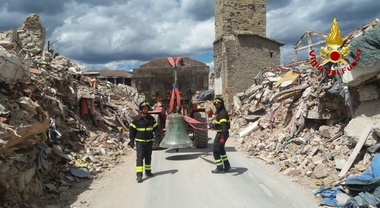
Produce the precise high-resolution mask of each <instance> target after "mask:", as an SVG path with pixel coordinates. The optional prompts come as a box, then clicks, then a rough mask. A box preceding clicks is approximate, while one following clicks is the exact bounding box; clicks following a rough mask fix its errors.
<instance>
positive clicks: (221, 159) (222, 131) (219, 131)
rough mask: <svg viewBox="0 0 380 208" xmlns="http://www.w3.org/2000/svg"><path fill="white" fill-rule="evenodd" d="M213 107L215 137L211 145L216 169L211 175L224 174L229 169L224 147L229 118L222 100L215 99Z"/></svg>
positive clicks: (227, 135) (227, 134)
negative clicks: (214, 111)
mask: <svg viewBox="0 0 380 208" xmlns="http://www.w3.org/2000/svg"><path fill="white" fill-rule="evenodd" d="M214 106H215V108H216V117H215V121H214V129H215V131H216V136H215V139H214V143H213V156H214V159H215V164H216V169H215V170H212V171H211V172H212V173H224V172H227V171H229V170H230V169H231V165H230V162H229V161H228V158H227V154H226V150H225V149H224V146H225V144H226V141H227V139H228V137H229V132H228V130H229V129H230V120H229V119H230V118H229V116H228V113H227V110H226V108H225V106H224V100H223V98H215V100H214Z"/></svg>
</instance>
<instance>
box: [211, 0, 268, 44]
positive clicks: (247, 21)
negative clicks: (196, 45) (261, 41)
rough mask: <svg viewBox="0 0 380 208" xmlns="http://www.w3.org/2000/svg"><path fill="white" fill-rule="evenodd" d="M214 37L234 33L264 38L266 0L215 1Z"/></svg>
mask: <svg viewBox="0 0 380 208" xmlns="http://www.w3.org/2000/svg"><path fill="white" fill-rule="evenodd" d="M214 3H215V8H214V9H215V37H216V38H218V37H221V36H223V35H226V34H231V33H233V32H234V31H235V32H236V31H239V32H245V33H250V34H257V35H260V36H263V37H265V36H266V0H215V2H214Z"/></svg>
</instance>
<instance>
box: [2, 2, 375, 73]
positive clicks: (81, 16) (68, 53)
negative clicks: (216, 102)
mask: <svg viewBox="0 0 380 208" xmlns="http://www.w3.org/2000/svg"><path fill="white" fill-rule="evenodd" d="M266 4H267V5H266V8H267V16H266V20H267V28H266V35H267V37H269V38H272V39H275V40H278V41H281V42H284V43H285V45H284V46H282V47H281V63H280V64H281V65H285V64H288V63H291V62H292V61H293V45H294V44H295V43H296V42H297V41H298V40H299V39H300V37H301V36H302V35H303V34H304V33H305V32H306V31H308V30H313V31H317V32H321V33H325V34H328V33H329V31H330V27H331V23H332V20H333V19H334V18H336V19H337V21H338V25H339V28H340V31H341V35H342V36H345V35H347V34H348V33H349V32H351V31H353V30H357V29H360V27H361V26H363V25H367V24H369V23H370V22H372V21H374V20H375V19H376V18H380V10H379V9H378V8H380V1H379V0H360V1H358V0H309V1H305V0H267V3H266ZM0 5H1V6H0V8H1V9H0V31H1V32H3V31H7V30H10V29H18V28H20V27H21V26H22V24H23V22H24V20H25V19H26V18H27V17H28V16H29V15H30V14H32V13H36V14H38V15H39V17H40V20H41V23H42V26H43V27H45V29H46V32H47V34H46V46H45V48H47V42H48V41H50V42H51V43H53V44H52V45H51V48H53V49H54V50H55V52H58V53H59V54H60V55H63V56H65V57H67V58H69V59H71V62H73V63H76V64H77V65H79V66H80V67H81V69H82V70H83V71H85V70H88V69H123V70H127V71H129V70H131V69H133V68H138V67H139V66H140V65H142V64H144V63H146V62H149V61H151V60H153V59H156V58H163V57H179V56H181V57H190V58H193V59H195V60H197V61H201V62H204V63H206V64H207V65H209V66H210V68H211V70H212V69H213V66H214V63H213V41H214V39H215V25H214V0H64V1H56V0H33V1H31V0H0ZM317 40H318V38H317V39H315V40H314V39H313V41H314V42H316V41H317ZM305 43H306V42H305ZM306 58H307V51H303V52H299V56H298V60H302V59H306Z"/></svg>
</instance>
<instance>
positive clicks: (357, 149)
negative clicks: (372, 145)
mask: <svg viewBox="0 0 380 208" xmlns="http://www.w3.org/2000/svg"><path fill="white" fill-rule="evenodd" d="M372 126H373V125H368V126H366V127H365V128H364V129H363V130H362V131H361V134H360V138H359V141H358V143H356V146H355V148H354V150H353V151H352V153H351V154H350V157H349V158H348V161H347V162H346V164H344V166H343V168H342V170H340V173H339V177H343V176H345V175H346V173H347V171H348V170H349V169H350V167H351V165H352V163H353V162H354V160H355V159H356V156H357V155H358V154H359V152H360V150H361V149H362V147H363V145H364V143H365V141H366V140H367V137H368V136H369V134H370V133H371V131H372Z"/></svg>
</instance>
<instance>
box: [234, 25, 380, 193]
mask: <svg viewBox="0 0 380 208" xmlns="http://www.w3.org/2000/svg"><path fill="white" fill-rule="evenodd" d="M378 22H379V20H376V21H374V22H372V23H371V24H369V25H367V26H365V27H363V28H361V29H360V30H358V31H353V32H352V33H350V34H349V35H348V36H346V37H344V41H345V44H346V46H350V51H351V53H350V55H349V57H348V59H349V60H351V61H353V60H354V59H355V56H356V55H357V53H355V52H356V51H357V49H361V56H360V61H361V60H363V62H362V63H361V62H360V61H359V62H358V64H357V66H356V67H355V68H353V69H352V70H351V71H348V72H346V73H344V74H340V75H336V76H332V75H326V74H323V73H320V72H319V71H318V70H317V69H316V68H314V67H313V66H312V65H311V64H310V62H306V61H303V62H298V63H294V64H292V65H288V66H284V67H268V68H267V69H265V70H263V71H262V72H261V73H260V74H259V75H258V76H257V77H256V79H255V83H253V85H252V86H251V87H250V88H249V89H247V90H246V91H245V92H241V93H238V94H236V95H235V96H234V105H233V106H234V107H233V112H232V119H231V120H232V121H231V132H232V134H237V135H239V142H238V143H239V145H238V148H239V149H241V150H244V151H246V152H248V153H249V154H250V155H252V156H255V157H258V158H261V159H262V160H264V161H266V162H268V163H270V164H275V165H276V166H277V167H278V170H279V171H280V172H282V173H284V174H286V175H290V176H294V177H297V179H300V180H299V181H302V179H304V181H305V184H306V185H308V186H310V188H317V187H318V186H320V185H323V186H324V187H333V186H335V185H338V184H341V183H342V181H344V179H345V177H346V176H350V175H360V174H361V173H362V172H363V171H365V170H367V169H368V168H370V164H371V159H372V158H373V156H374V155H375V154H376V153H377V151H378V149H379V146H380V145H379V136H380V134H379V133H380V132H379V129H380V128H379V123H380V120H379V118H380V111H379V109H380V108H379V107H380V102H379V100H378V98H379V86H380V67H379V65H378V63H379V61H380V56H379V54H378V48H379V47H380V36H379V35H378V34H380V33H379V32H380V25H379V24H378ZM320 59H321V58H320V57H319V58H318V60H319V61H321V60H320ZM351 61H350V63H352V62H351Z"/></svg>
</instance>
